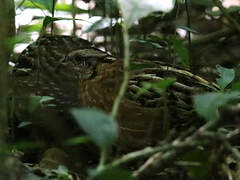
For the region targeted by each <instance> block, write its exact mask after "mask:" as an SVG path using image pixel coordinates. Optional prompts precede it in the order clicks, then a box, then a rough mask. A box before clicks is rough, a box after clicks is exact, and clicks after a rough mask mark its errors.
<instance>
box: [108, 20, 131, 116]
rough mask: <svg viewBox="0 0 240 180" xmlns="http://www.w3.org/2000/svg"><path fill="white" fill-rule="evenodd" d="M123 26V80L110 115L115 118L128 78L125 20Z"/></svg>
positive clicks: (127, 37)
mask: <svg viewBox="0 0 240 180" xmlns="http://www.w3.org/2000/svg"><path fill="white" fill-rule="evenodd" d="M122 27H123V43H124V59H123V82H122V84H121V87H120V90H119V92H118V96H117V97H116V99H115V101H114V104H113V107H112V112H111V115H112V117H113V118H114V119H115V118H116V116H117V113H118V109H119V106H120V103H121V101H122V99H123V96H124V94H125V92H126V89H127V86H128V80H129V64H130V58H129V57H130V51H129V35H128V27H127V25H126V24H125V22H124V23H123V25H122Z"/></svg>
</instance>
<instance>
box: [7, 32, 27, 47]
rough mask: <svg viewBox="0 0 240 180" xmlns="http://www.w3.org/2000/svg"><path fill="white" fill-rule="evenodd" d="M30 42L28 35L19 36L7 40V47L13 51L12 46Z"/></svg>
mask: <svg viewBox="0 0 240 180" xmlns="http://www.w3.org/2000/svg"><path fill="white" fill-rule="evenodd" d="M24 42H26V43H27V42H30V35H29V34H19V35H16V36H14V37H11V38H8V40H7V46H8V48H9V49H13V47H14V45H15V44H17V43H24Z"/></svg>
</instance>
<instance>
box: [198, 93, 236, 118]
mask: <svg viewBox="0 0 240 180" xmlns="http://www.w3.org/2000/svg"><path fill="white" fill-rule="evenodd" d="M238 96H240V92H230V93H221V92H219V93H205V94H201V95H195V96H194V108H195V110H196V111H197V113H198V114H199V115H200V116H202V117H204V118H205V119H206V120H208V121H210V120H218V118H219V113H218V108H219V107H221V106H223V105H225V104H226V103H228V102H230V101H231V100H234V99H236V98H237V97H238Z"/></svg>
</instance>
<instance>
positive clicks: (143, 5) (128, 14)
mask: <svg viewBox="0 0 240 180" xmlns="http://www.w3.org/2000/svg"><path fill="white" fill-rule="evenodd" d="M119 4H120V7H121V11H122V14H123V17H124V20H125V23H126V25H127V26H128V27H129V26H131V25H132V24H133V23H134V22H135V21H137V20H138V19H140V18H143V17H145V16H147V15H148V14H150V13H152V12H154V11H162V12H165V13H167V12H170V11H171V10H172V9H173V8H174V4H175V0H164V1H160V0H147V1H139V0H119Z"/></svg>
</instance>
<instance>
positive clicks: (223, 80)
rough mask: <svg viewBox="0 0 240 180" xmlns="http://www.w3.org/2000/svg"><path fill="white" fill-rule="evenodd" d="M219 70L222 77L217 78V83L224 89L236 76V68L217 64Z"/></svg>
mask: <svg viewBox="0 0 240 180" xmlns="http://www.w3.org/2000/svg"><path fill="white" fill-rule="evenodd" d="M216 68H217V72H218V74H219V76H220V78H217V79H216V81H217V84H218V85H219V86H220V88H221V89H222V90H223V89H225V88H226V87H227V86H228V85H229V84H230V83H231V82H232V81H233V80H234V78H235V71H234V69H229V68H225V67H222V66H220V65H216Z"/></svg>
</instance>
